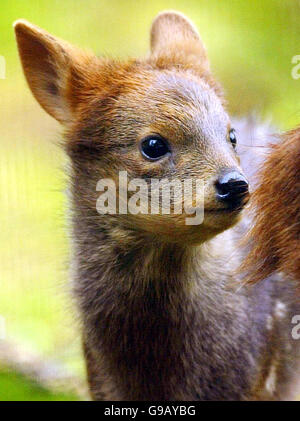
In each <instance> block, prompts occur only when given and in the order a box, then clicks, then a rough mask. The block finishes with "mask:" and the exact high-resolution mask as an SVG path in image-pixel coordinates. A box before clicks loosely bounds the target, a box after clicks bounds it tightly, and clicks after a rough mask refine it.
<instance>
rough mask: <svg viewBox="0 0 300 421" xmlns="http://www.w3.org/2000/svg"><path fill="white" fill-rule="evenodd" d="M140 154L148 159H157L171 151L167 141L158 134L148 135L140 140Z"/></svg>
mask: <svg viewBox="0 0 300 421" xmlns="http://www.w3.org/2000/svg"><path fill="white" fill-rule="evenodd" d="M140 149H141V153H142V155H143V156H144V157H145V158H146V159H148V160H150V161H157V160H158V159H160V158H162V157H164V156H165V155H167V154H169V153H170V152H171V150H170V147H169V144H168V142H167V141H166V140H165V139H164V138H163V137H161V136H159V135H150V136H147V137H145V139H143V140H142V141H141V145H140Z"/></svg>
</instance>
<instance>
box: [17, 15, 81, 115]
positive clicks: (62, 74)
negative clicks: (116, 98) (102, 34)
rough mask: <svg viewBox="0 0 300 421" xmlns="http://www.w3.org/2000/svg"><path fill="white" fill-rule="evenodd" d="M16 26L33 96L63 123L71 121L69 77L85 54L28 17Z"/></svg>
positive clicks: (23, 64)
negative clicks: (36, 24)
mask: <svg viewBox="0 0 300 421" xmlns="http://www.w3.org/2000/svg"><path fill="white" fill-rule="evenodd" d="M14 29H15V33H16V39H17V43H18V49H19V54H20V58H21V62H22V66H23V71H24V74H25V77H26V79H27V82H28V85H29V87H30V89H31V91H32V93H33V95H34V97H35V98H36V99H37V101H38V102H39V103H40V105H41V106H42V107H43V108H44V109H45V110H46V111H47V112H48V113H49V114H50V115H51V116H52V117H54V118H55V119H57V120H58V121H60V122H61V123H67V122H69V121H71V120H72V107H71V103H72V99H71V98H70V99H68V92H69V91H70V86H69V85H70V76H71V73H72V70H73V71H74V69H76V66H77V68H78V67H80V63H78V57H79V58H80V57H81V56H82V55H80V54H79V52H76V54H75V48H74V47H72V46H71V45H69V44H68V43H66V42H65V41H62V40H60V39H58V38H55V37H53V36H52V35H50V34H49V33H48V32H46V31H44V30H43V29H40V28H38V27H37V26H35V25H32V24H31V23H29V22H27V21H26V20H23V19H20V20H17V21H16V22H15V23H14ZM73 73H74V72H73ZM73 102H74V101H73Z"/></svg>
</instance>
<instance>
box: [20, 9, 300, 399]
mask: <svg viewBox="0 0 300 421" xmlns="http://www.w3.org/2000/svg"><path fill="white" fill-rule="evenodd" d="M15 29H16V35H17V41H18V46H19V51H20V57H21V61H22V64H23V68H24V72H25V75H26V78H27V81H28V83H29V86H30V88H31V90H32V91H33V94H34V95H35V97H36V98H37V100H38V101H39V102H40V103H41V105H42V106H43V107H44V108H45V109H46V111H47V112H49V113H50V114H51V115H53V116H54V117H55V118H57V119H58V120H59V121H61V122H63V124H64V127H65V148H66V151H67V153H68V155H69V157H70V161H71V169H70V182H71V194H72V203H71V208H72V214H73V216H72V220H73V240H74V241H73V278H74V279H73V281H74V292H75V296H76V299H77V302H78V309H79V312H80V316H81V321H82V332H83V342H84V352H85V358H86V362H87V371H88V380H89V385H90V391H91V396H92V397H93V398H94V399H114V400H122V399H125V400H251V399H286V398H288V397H290V396H292V393H291V392H293V390H292V389H291V385H292V382H293V380H294V379H295V377H296V375H297V372H296V369H297V358H299V354H298V347H297V344H296V341H294V340H292V339H291V337H290V321H291V317H292V316H293V315H294V314H296V312H297V311H299V307H297V305H296V303H295V302H294V301H293V297H294V294H293V287H292V285H289V286H288V287H286V286H285V284H281V283H280V282H276V280H265V281H263V282H262V283H261V284H259V285H256V286H254V287H253V288H250V287H244V288H239V289H238V290H234V289H232V288H230V287H229V284H231V282H232V281H233V274H234V270H235V268H236V267H237V265H238V264H239V263H240V261H241V258H242V254H241V253H240V251H239V250H238V249H237V247H236V239H235V238H236V231H235V228H231V227H233V226H234V224H236V223H237V222H238V220H239V217H240V210H237V211H232V212H223V211H221V208H222V205H221V204H220V203H219V202H218V201H217V200H216V198H215V181H216V179H217V178H218V177H219V175H220V173H221V172H222V171H224V170H225V169H237V170H238V171H241V169H240V167H239V159H238V157H237V155H236V153H235V152H234V150H233V148H232V145H231V144H230V142H229V141H228V139H227V134H228V130H229V129H230V119H229V117H228V115H227V113H226V111H225V110H224V107H223V102H224V101H223V98H222V97H221V92H220V89H219V88H218V85H217V84H216V83H215V82H214V81H213V78H212V76H211V74H210V72H209V66H208V60H207V57H206V53H205V48H204V46H203V43H202V41H201V39H200V37H199V35H198V34H197V31H196V30H195V28H194V26H193V25H192V24H191V23H190V22H189V21H188V20H187V19H186V18H185V17H183V16H182V15H181V14H178V13H174V12H166V13H163V14H160V15H159V16H158V17H157V18H156V20H155V21H154V23H153V25H152V30H151V43H152V44H151V53H150V55H149V56H148V58H147V59H145V60H128V61H126V62H119V61H116V60H108V59H102V58H96V57H94V56H92V55H89V54H82V53H81V52H79V51H78V52H76V50H74V48H73V47H69V46H68V45H67V44H65V43H61V42H60V41H59V40H57V39H55V38H53V37H51V36H50V35H48V34H47V33H45V32H44V31H42V30H40V29H39V28H36V27H34V26H32V25H31V24H28V23H26V22H24V21H19V22H17V23H16V25H15ZM49 81H50V85H49ZM149 133H150V134H151V133H159V134H161V135H162V136H164V137H165V138H167V139H168V140H169V141H170V143H171V144H172V154H171V155H170V156H168V157H165V158H163V159H161V160H160V161H157V162H149V161H147V160H145V159H144V158H143V157H142V156H141V154H140V151H139V146H138V145H139V142H140V140H141V139H142V138H143V137H144V136H146V135H148V134H149ZM120 170H126V171H127V172H128V177H129V178H135V177H142V178H143V179H145V180H146V181H147V182H150V181H149V179H150V178H169V179H172V178H173V177H177V178H180V179H181V180H184V179H186V178H188V177H194V178H198V179H201V180H203V181H206V189H205V218H204V221H203V223H202V224H201V225H198V226H189V225H186V224H185V217H186V215H184V214H182V215H174V214H171V215H144V214H137V215H132V214H127V215H122V214H117V215H109V214H107V215H100V214H98V213H97V211H96V201H97V197H98V193H97V191H96V185H97V181H98V180H99V179H100V178H112V179H113V180H115V181H116V182H117V175H118V172H119V171H120ZM175 204H176V198H174V199H173V203H172V206H175ZM199 205H200V204H199ZM226 230H227V231H226ZM276 309H277V310H278V309H279V310H281V312H280V311H276ZM283 309H284V311H283ZM270 376H271V377H270Z"/></svg>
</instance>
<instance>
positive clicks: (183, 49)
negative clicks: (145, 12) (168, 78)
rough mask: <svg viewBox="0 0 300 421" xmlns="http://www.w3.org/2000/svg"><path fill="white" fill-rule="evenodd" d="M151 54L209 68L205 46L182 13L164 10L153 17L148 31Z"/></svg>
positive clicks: (176, 62)
mask: <svg viewBox="0 0 300 421" xmlns="http://www.w3.org/2000/svg"><path fill="white" fill-rule="evenodd" d="M150 37H151V39H150V43H151V54H152V56H154V57H155V58H160V57H162V58H163V57H165V58H167V59H168V60H169V61H170V62H172V63H173V64H182V65H186V66H188V65H189V64H190V65H193V66H200V67H201V68H202V69H203V70H209V62H208V59H207V54H206V48H205V46H204V44H203V42H202V40H201V38H200V36H199V34H198V31H197V29H196V27H195V26H194V24H193V23H192V22H191V21H190V20H189V19H188V18H186V17H185V16H184V15H183V14H181V13H178V12H174V11H166V12H162V13H159V14H158V16H157V17H156V18H155V19H154V21H153V23H152V26H151V32H150Z"/></svg>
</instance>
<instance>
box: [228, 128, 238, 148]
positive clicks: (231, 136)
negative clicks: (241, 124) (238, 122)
mask: <svg viewBox="0 0 300 421" xmlns="http://www.w3.org/2000/svg"><path fill="white" fill-rule="evenodd" d="M228 138H229V140H230V142H231V144H232V146H233V148H234V149H235V148H236V143H237V140H236V132H235V130H234V129H230V130H229V133H228Z"/></svg>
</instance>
